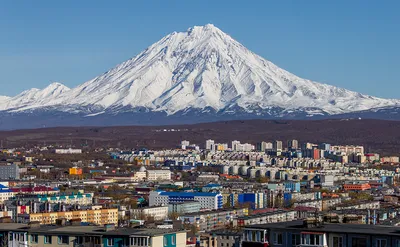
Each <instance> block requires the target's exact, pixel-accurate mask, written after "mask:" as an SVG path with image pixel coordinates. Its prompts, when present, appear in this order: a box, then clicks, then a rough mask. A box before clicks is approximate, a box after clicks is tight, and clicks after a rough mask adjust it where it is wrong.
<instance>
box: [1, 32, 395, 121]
mask: <svg viewBox="0 0 400 247" xmlns="http://www.w3.org/2000/svg"><path fill="white" fill-rule="evenodd" d="M399 106H400V100H397V99H381V98H377V97H373V96H368V95H363V94H360V93H357V92H353V91H350V90H347V89H343V88H339V87H334V86H331V85H327V84H321V83H318V82H314V81H311V80H307V79H302V78H300V77H298V76H296V75H294V74H292V73H290V72H288V71H286V70H284V69H281V68H279V67H278V66H276V65H275V64H273V63H272V62H270V61H268V60H266V59H264V58H262V57H260V56H258V55H257V54H255V53H253V52H252V51H250V50H248V49H247V48H245V47H244V46H243V45H242V44H240V43H239V42H237V41H236V40H234V39H233V38H232V37H231V36H229V35H227V34H226V33H224V32H223V31H221V30H220V29H219V28H217V27H215V26H214V25H212V24H207V25H205V26H195V27H192V28H189V29H188V30H187V31H185V32H173V33H171V34H168V35H166V36H165V37H163V38H162V39H160V40H159V41H157V42H156V43H154V44H152V45H151V46H149V47H148V48H146V49H145V50H144V51H142V52H141V53H139V54H138V55H137V56H135V57H133V58H131V59H129V60H127V61H125V62H123V63H121V64H119V65H117V66H115V67H114V68H112V69H110V70H108V71H107V72H105V73H103V74H102V75H100V76H98V77H95V78H94V79H92V80H89V81H87V82H85V83H83V84H81V85H79V86H77V87H75V88H72V89H69V88H68V87H66V86H64V85H62V84H60V83H52V84H51V85H49V86H48V87H46V88H45V89H42V90H39V89H31V90H27V91H24V92H22V93H21V94H19V95H17V96H15V97H11V98H7V97H3V98H2V97H0V111H3V112H14V113H18V114H23V113H24V112H29V113H31V114H32V113H34V112H42V111H43V110H44V111H50V110H53V111H59V112H65V113H82V114H83V115H84V116H87V117H91V116H94V115H101V114H118V113H121V112H122V113H125V112H129V111H132V112H140V111H143V112H144V111H146V112H154V113H157V112H158V113H160V112H162V113H165V114H166V116H167V117H168V116H172V115H174V114H183V113H185V112H195V114H194V117H201V116H200V115H201V113H202V111H205V112H208V111H210V110H211V111H215V112H216V114H217V113H218V112H220V113H223V114H235V113H238V114H239V115H240V114H241V112H245V113H247V114H249V115H251V114H254V115H255V116H264V115H265V116H270V117H274V116H275V117H285V116H290V115H291V114H292V115H293V114H298V113H299V114H300V115H304V116H315V115H324V116H325V115H336V114H346V113H352V112H361V111H368V110H372V109H382V108H386V107H399ZM229 112H231V113H229Z"/></svg>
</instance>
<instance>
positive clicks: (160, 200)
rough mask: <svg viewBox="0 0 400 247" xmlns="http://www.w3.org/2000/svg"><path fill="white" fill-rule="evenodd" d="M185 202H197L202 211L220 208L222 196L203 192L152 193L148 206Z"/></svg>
mask: <svg viewBox="0 0 400 247" xmlns="http://www.w3.org/2000/svg"><path fill="white" fill-rule="evenodd" d="M187 201H198V202H200V206H201V208H202V209H219V208H222V195H221V194H219V193H203V192H197V193H196V192H194V193H191V192H165V191H152V192H150V196H149V206H158V205H167V204H170V203H179V202H187Z"/></svg>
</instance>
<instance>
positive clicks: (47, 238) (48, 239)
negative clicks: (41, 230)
mask: <svg viewBox="0 0 400 247" xmlns="http://www.w3.org/2000/svg"><path fill="white" fill-rule="evenodd" d="M44 243H45V244H51V236H49V235H45V236H44Z"/></svg>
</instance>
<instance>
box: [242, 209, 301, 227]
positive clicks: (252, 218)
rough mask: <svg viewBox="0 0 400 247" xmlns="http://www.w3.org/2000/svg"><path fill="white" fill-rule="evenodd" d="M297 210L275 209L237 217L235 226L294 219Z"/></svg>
mask: <svg viewBox="0 0 400 247" xmlns="http://www.w3.org/2000/svg"><path fill="white" fill-rule="evenodd" d="M296 215H297V212H296V211H294V210H289V211H286V210H277V211H272V212H266V213H261V214H254V215H249V216H243V217H238V218H237V220H236V221H237V224H236V225H237V226H247V225H255V224H265V223H272V222H286V221H292V220H295V219H296Z"/></svg>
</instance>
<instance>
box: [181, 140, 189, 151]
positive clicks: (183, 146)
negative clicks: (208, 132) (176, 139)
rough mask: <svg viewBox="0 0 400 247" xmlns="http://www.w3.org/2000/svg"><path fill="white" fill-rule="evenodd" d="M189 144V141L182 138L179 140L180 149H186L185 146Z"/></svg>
mask: <svg viewBox="0 0 400 247" xmlns="http://www.w3.org/2000/svg"><path fill="white" fill-rule="evenodd" d="M189 145H190V142H189V141H186V140H183V141H181V148H182V149H186V147H188V146H189Z"/></svg>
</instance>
